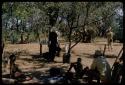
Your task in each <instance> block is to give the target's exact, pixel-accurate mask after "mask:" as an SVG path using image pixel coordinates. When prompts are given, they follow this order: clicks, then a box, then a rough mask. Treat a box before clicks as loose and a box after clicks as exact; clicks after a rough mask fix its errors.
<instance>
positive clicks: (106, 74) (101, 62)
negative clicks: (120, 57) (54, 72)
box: [68, 50, 122, 83]
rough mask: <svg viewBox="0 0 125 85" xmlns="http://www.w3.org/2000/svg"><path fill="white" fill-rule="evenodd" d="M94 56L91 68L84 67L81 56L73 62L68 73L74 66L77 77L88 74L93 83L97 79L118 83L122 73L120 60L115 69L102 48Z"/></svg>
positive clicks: (100, 81)
mask: <svg viewBox="0 0 125 85" xmlns="http://www.w3.org/2000/svg"><path fill="white" fill-rule="evenodd" d="M93 57H94V59H93V62H92V64H91V66H90V68H89V67H88V66H86V67H85V68H83V66H82V63H81V58H78V59H77V62H75V63H71V65H70V68H69V69H68V73H70V72H71V69H72V68H74V70H75V78H76V79H79V78H84V77H83V76H84V75H86V76H87V82H88V83H92V81H93V80H97V83H118V80H119V79H118V78H119V73H120V74H122V72H121V70H120V69H122V68H121V67H120V66H121V65H120V64H119V62H117V66H115V68H114V69H111V67H110V65H109V63H108V62H107V60H106V58H105V56H103V54H102V52H101V51H100V50H96V51H95V54H94V56H93ZM115 63H116V62H115ZM118 65H119V67H118ZM119 70H120V72H119Z"/></svg>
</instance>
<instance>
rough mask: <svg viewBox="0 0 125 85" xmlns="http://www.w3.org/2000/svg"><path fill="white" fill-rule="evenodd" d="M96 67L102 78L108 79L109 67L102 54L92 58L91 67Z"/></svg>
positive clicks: (109, 75) (109, 74)
mask: <svg viewBox="0 0 125 85" xmlns="http://www.w3.org/2000/svg"><path fill="white" fill-rule="evenodd" d="M95 68H97V69H98V71H99V72H100V77H102V78H103V79H104V80H109V79H110V78H111V68H110V65H109V63H108V62H107V60H106V58H104V57H103V56H99V57H97V58H94V60H93V63H92V65H91V69H95Z"/></svg>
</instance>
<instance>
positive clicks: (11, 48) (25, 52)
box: [2, 40, 123, 77]
mask: <svg viewBox="0 0 125 85" xmlns="http://www.w3.org/2000/svg"><path fill="white" fill-rule="evenodd" d="M60 44H61V48H62V51H61V55H60V57H57V56H56V57H55V63H44V62H43V61H42V60H39V61H38V60H35V59H33V58H32V55H39V53H40V52H39V49H40V47H39V44H38V43H28V44H7V45H6V46H5V49H4V52H10V53H11V52H22V53H21V54H20V55H19V56H18V58H17V60H16V64H17V65H18V66H19V68H20V69H21V70H22V71H23V72H34V76H36V77H37V76H39V77H40V75H44V73H45V72H47V70H48V69H49V68H50V67H62V68H63V69H65V70H68V68H69V64H63V53H64V47H65V43H60ZM105 44H106V41H105V40H101V41H96V42H93V43H79V44H77V45H76V46H75V47H74V48H73V49H72V51H71V62H75V61H76V60H77V58H78V57H80V58H82V64H83V68H84V67H85V66H89V67H90V65H91V63H92V60H93V57H92V55H93V54H94V52H95V50H97V49H101V50H103V49H104V45H105ZM122 45H123V44H122V43H113V50H112V51H109V50H108V49H106V52H105V55H110V56H109V57H107V60H108V62H109V64H110V66H112V65H113V63H114V61H115V59H116V57H115V56H117V55H118V53H119V51H120V50H121V48H122ZM47 51H48V47H47V45H43V48H42V52H43V53H45V52H47ZM8 73H9V66H7V67H6V68H5V67H4V66H3V67H2V74H8ZM42 73H43V74H42Z"/></svg>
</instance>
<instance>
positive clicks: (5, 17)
mask: <svg viewBox="0 0 125 85" xmlns="http://www.w3.org/2000/svg"><path fill="white" fill-rule="evenodd" d="M122 7H123V4H122V3H120V2H12V3H11V2H4V3H3V5H2V27H3V29H4V32H5V34H4V36H3V37H6V36H8V30H9V31H10V28H12V29H13V30H16V31H15V32H17V34H15V36H17V35H18V36H20V34H21V31H23V32H25V33H26V34H28V33H31V34H32V36H30V38H32V37H33V36H37V35H41V34H47V33H48V32H49V30H50V29H49V27H52V26H56V27H57V30H60V32H62V35H63V36H64V37H66V38H67V39H68V38H69V34H70V31H71V30H70V29H71V28H72V27H73V28H72V32H71V33H72V34H71V37H72V39H71V40H73V41H75V40H76V39H78V38H80V36H81V34H78V35H77V36H75V35H73V33H74V32H81V33H82V31H83V30H84V28H85V26H88V28H87V29H89V28H92V29H94V32H93V33H94V34H93V35H94V36H96V35H97V33H98V32H99V28H102V29H107V28H108V27H109V26H112V28H113V29H114V30H115V31H116V30H118V28H122V24H123V22H122V18H121V17H123V16H118V15H116V14H117V13H116V9H118V8H121V9H123V8H122ZM115 16H117V17H119V18H117V19H114V17H115ZM59 17H60V18H61V20H60V21H58V20H57V19H58V18H59ZM11 19H13V21H12V20H11ZM100 19H102V20H101V21H102V23H103V25H104V26H102V25H101V23H100ZM17 20H19V21H20V23H17ZM10 22H11V24H10ZM64 22H67V23H66V24H65V23H64ZM116 23H117V24H116ZM27 24H29V26H27ZM10 25H13V27H11V26H10ZM103 27H104V28H103ZM18 38H19V37H18ZM19 40H20V39H19ZM34 40H35V38H34ZM78 40H79V39H78ZM76 41H77V40H76Z"/></svg>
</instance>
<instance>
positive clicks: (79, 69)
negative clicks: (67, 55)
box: [68, 58, 88, 78]
mask: <svg viewBox="0 0 125 85" xmlns="http://www.w3.org/2000/svg"><path fill="white" fill-rule="evenodd" d="M81 61H82V59H81V58H77V62H75V63H71V65H70V68H69V70H68V72H69V71H70V70H71V69H72V67H73V68H74V69H75V77H76V78H82V77H83V75H84V74H85V73H86V71H87V69H88V67H85V68H84V69H83V66H82V64H81Z"/></svg>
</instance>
